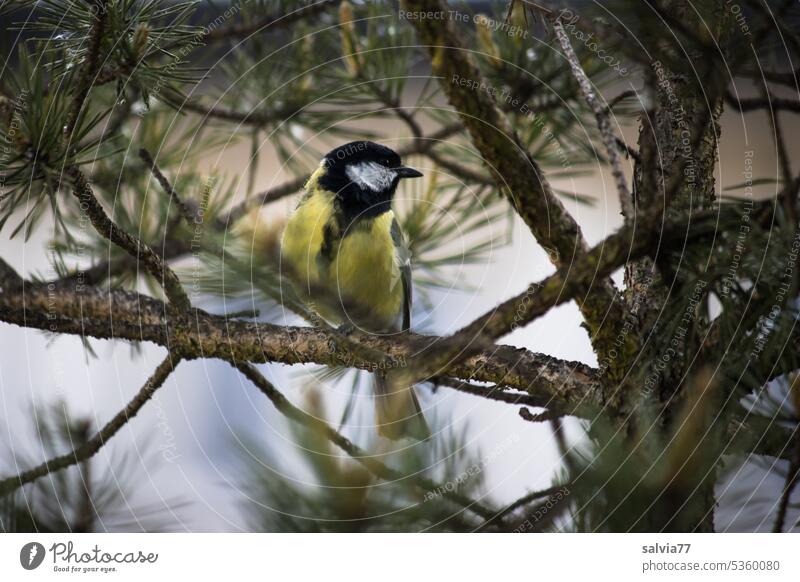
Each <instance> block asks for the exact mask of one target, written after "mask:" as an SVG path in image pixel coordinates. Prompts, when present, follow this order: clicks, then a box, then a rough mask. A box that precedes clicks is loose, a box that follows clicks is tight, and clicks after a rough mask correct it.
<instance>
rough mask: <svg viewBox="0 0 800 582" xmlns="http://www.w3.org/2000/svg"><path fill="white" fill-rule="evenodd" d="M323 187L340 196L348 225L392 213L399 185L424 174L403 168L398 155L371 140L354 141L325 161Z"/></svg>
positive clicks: (340, 148) (343, 146)
mask: <svg viewBox="0 0 800 582" xmlns="http://www.w3.org/2000/svg"><path fill="white" fill-rule="evenodd" d="M322 163H323V165H324V166H325V169H326V170H325V172H324V173H323V174H322V175H321V176H320V178H319V182H318V183H319V185H320V187H322V188H324V189H325V190H328V191H329V192H333V193H335V194H336V199H337V201H338V203H339V206H340V208H341V209H342V211H343V212H344V214H345V217H346V218H347V219H348V222H350V221H351V220H354V219H357V218H374V217H376V216H379V215H381V214H383V213H384V212H387V211H388V210H390V208H391V206H392V198H393V197H394V193H395V190H396V189H397V184H398V183H399V182H400V180H401V179H403V178H418V177H419V176H422V174H421V173H420V172H418V171H417V170H415V169H413V168H408V167H405V166H403V165H402V162H401V160H400V156H399V155H397V152H395V151H394V150H391V149H389V148H387V147H385V146H382V145H380V144H377V143H375V142H371V141H351V142H350V143H346V144H344V145H341V146H339V147H338V148H336V149H334V150H332V151H330V152H328V154H327V155H326V156H325V157H324V158H323V159H322Z"/></svg>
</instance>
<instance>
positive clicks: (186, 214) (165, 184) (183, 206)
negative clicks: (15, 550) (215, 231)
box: [139, 148, 198, 225]
mask: <svg viewBox="0 0 800 582" xmlns="http://www.w3.org/2000/svg"><path fill="white" fill-rule="evenodd" d="M139 157H140V158H141V159H142V161H143V162H144V163H145V164H147V167H148V168H149V169H150V171H151V172H152V173H153V176H155V179H156V180H158V183H159V184H161V187H162V188H163V189H164V192H165V193H166V194H167V196H169V197H170V199H172V201H173V202H174V203H175V205H176V206H177V207H178V210H179V211H180V213H181V216H183V218H184V219H185V220H186V222H187V223H188V224H189V225H192V224H194V223H195V221H196V220H197V219H198V213H197V210H196V209H195V210H192V208H190V207H189V205H188V204H187V203H186V202H185V201H184V200H183V198H181V196H180V195H179V194H178V192H176V190H175V188H173V187H172V184H170V182H169V180H167V177H166V176H164V174H163V172H162V171H161V168H159V167H158V164H156V162H155V160H154V159H153V156H152V155H151V154H150V152H148V151H147V150H146V149H145V148H141V149H140V150H139Z"/></svg>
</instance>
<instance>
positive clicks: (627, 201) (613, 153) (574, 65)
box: [553, 18, 635, 220]
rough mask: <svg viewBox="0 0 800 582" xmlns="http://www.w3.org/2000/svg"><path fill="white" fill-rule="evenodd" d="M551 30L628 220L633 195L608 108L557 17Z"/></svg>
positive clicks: (631, 216)
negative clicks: (594, 127) (591, 122)
mask: <svg viewBox="0 0 800 582" xmlns="http://www.w3.org/2000/svg"><path fill="white" fill-rule="evenodd" d="M553 30H554V31H555V33H556V37H557V38H558V41H559V43H560V44H561V48H562V49H563V51H564V55H565V56H566V58H567V61H568V62H569V65H570V69H572V75H573V76H574V77H575V80H576V81H578V86H579V87H580V89H581V93H583V98H584V99H585V100H586V103H588V104H589V107H591V109H592V111H594V115H595V118H596V119H597V127H598V128H599V129H600V137H601V139H602V140H603V143H604V144H605V146H606V152H607V153H608V160H609V162H610V163H611V173H612V174H613V175H614V179H615V180H616V182H617V191H618V193H619V202H620V207H621V209H622V215H623V216H624V217H625V219H626V220H630V219H632V218H633V216H634V212H635V209H634V206H633V196H631V192H630V190H629V189H628V183H627V180H626V179H625V172H623V171H622V160H620V157H619V151H618V150H617V141H616V140H617V138H616V136H615V135H614V131H613V130H612V129H611V120H610V119H609V113H608V111H609V109H608V108H607V107H604V106H603V105H602V104H601V103H600V100H599V99H598V98H597V95H596V94H595V92H594V89H593V88H592V82H591V81H590V80H589V77H588V76H587V75H586V72H585V71H584V70H583V67H581V63H580V61H579V60H578V55H576V54H575V49H573V48H572V45H571V44H570V42H569V37H568V36H567V32H566V31H565V30H564V25H563V24H562V23H561V20H559V19H558V18H556V19H555V20H553Z"/></svg>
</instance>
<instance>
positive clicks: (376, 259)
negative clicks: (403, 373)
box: [281, 141, 430, 440]
mask: <svg viewBox="0 0 800 582" xmlns="http://www.w3.org/2000/svg"><path fill="white" fill-rule="evenodd" d="M420 176H422V174H421V173H420V172H418V171H417V170H415V169H413V168H409V167H406V166H403V165H402V163H401V160H400V156H399V155H398V154H397V153H396V152H394V151H393V150H391V149H389V148H387V147H384V146H382V145H379V144H377V143H374V142H370V141H354V142H350V143H346V144H344V145H342V146H339V147H338V148H336V149H334V150H332V151H330V152H329V153H328V154H326V155H325V157H323V158H322V161H321V162H320V165H319V168H317V170H316V171H315V172H314V173H313V174H312V175H311V177H310V178H309V179H308V182H306V185H305V195H304V196H303V198H302V199H301V200H300V203H299V204H298V206H297V209H296V210H295V212H294V213H293V214H292V216H291V217H290V218H289V221H288V223H287V224H286V229H285V230H284V234H283V240H282V242H281V265H282V269H284V270H285V272H286V273H287V274H288V276H289V279H290V280H292V282H293V283H294V287H295V289H296V291H297V292H298V294H299V295H300V296H301V298H302V299H303V300H304V301H305V302H306V303H307V305H308V306H309V307H310V308H311V309H312V310H313V311H315V312H316V313H317V314H319V315H320V316H321V317H323V318H324V319H325V320H327V321H329V322H331V323H334V324H337V325H340V326H341V327H342V329H353V328H358V329H360V330H361V331H365V332H370V333H381V334H388V333H397V332H400V331H408V330H409V329H410V326H411V299H412V293H411V260H410V254H409V252H408V249H407V247H406V244H405V240H404V237H403V233H402V231H401V229H400V225H399V223H398V222H397V219H396V218H395V216H394V212H393V211H392V200H393V199H394V194H395V191H396V190H397V185H398V183H399V182H400V180H402V179H404V178H418V177H420ZM375 391H376V417H377V425H378V432H379V434H381V435H382V436H385V437H387V438H390V439H393V440H397V439H400V438H403V437H412V438H416V439H419V440H424V439H426V438H428V437H429V436H430V430H429V429H428V424H427V422H426V421H425V418H424V417H423V415H422V411H421V410H420V406H419V401H418V400H417V396H416V394H415V393H414V388H413V386H408V387H403V388H400V389H398V388H397V387H394V389H393V390H391V391H390V390H389V388H388V386H387V383H386V381H385V376H384V375H383V374H382V373H381V372H376V373H375Z"/></svg>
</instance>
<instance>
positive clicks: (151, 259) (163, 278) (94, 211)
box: [67, 166, 191, 311]
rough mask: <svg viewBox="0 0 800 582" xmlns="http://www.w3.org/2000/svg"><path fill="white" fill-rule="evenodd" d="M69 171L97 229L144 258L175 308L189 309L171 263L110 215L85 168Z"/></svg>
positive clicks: (80, 202)
mask: <svg viewBox="0 0 800 582" xmlns="http://www.w3.org/2000/svg"><path fill="white" fill-rule="evenodd" d="M67 174H68V175H69V176H70V178H72V180H73V184H74V185H73V190H72V192H73V194H74V195H75V198H77V200H78V203H79V204H80V205H81V208H85V211H86V214H87V215H88V217H89V220H90V221H91V223H92V226H94V228H95V230H96V231H97V233H98V234H99V235H100V236H102V237H104V238H106V239H108V240H109V241H111V242H113V243H114V244H116V245H117V246H119V247H120V248H122V249H123V250H125V251H127V252H128V254H129V255H130V256H131V257H133V258H135V259H137V260H141V261H142V264H143V265H144V267H145V269H147V271H148V272H149V273H150V274H151V275H153V277H155V278H156V280H157V281H159V282H160V283H161V285H162V286H163V287H164V293H165V294H166V296H167V298H168V299H169V300H170V303H171V304H172V305H173V306H174V307H175V308H177V309H179V310H181V311H185V310H187V309H189V308H190V307H191V301H189V296H188V295H186V291H185V290H184V289H183V286H182V285H181V282H180V280H179V279H178V276H177V275H175V273H174V272H173V271H172V269H171V268H170V267H169V265H167V264H166V263H165V262H164V261H163V260H162V259H161V257H159V256H158V255H157V254H156V253H155V251H153V249H152V248H150V246H149V245H147V244H146V243H143V242H142V241H140V240H139V239H137V238H136V237H134V236H133V235H131V234H128V233H127V232H125V231H124V230H122V229H121V228H120V227H119V226H117V224H115V223H114V221H112V220H111V219H110V218H109V217H108V215H107V214H106V211H105V210H103V207H102V206H101V205H100V203H99V202H98V201H97V198H95V195H94V192H93V191H92V187H91V186H90V185H89V182H88V180H87V179H86V176H84V175H83V172H81V171H80V170H79V169H78V168H77V167H74V166H73V167H72V168H70V169H69V170H67Z"/></svg>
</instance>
